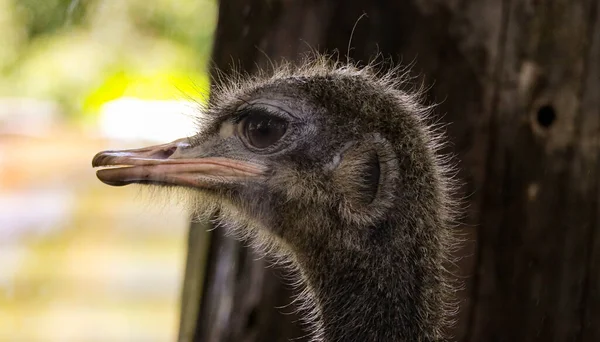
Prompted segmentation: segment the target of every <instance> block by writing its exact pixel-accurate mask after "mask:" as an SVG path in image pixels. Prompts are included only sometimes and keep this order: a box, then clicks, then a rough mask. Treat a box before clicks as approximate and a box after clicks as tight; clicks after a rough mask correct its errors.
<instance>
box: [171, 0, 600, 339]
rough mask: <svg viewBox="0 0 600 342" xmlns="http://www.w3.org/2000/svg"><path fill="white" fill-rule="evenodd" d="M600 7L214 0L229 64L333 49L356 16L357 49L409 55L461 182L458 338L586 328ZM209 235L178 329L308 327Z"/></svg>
mask: <svg viewBox="0 0 600 342" xmlns="http://www.w3.org/2000/svg"><path fill="white" fill-rule="evenodd" d="M599 11H600V6H599V5H598V1H597V0H554V1H532V0H473V1H423V0H404V1H393V0H382V1H367V0H362V1H342V0H337V1H333V0H329V1H303V0H286V1H282V0H274V1H259V0H223V1H221V3H220V12H219V23H218V28H217V33H216V38H215V46H214V51H213V60H214V62H215V66H216V67H218V68H219V69H221V70H223V71H225V73H227V72H229V71H230V70H231V65H232V62H233V63H235V64H236V66H237V67H238V68H241V69H242V70H247V71H250V72H251V71H253V70H254V69H255V68H256V66H257V65H258V66H267V65H268V63H269V61H268V59H272V60H274V61H278V60H280V59H281V58H286V59H288V60H292V61H294V60H297V58H298V56H299V54H301V53H305V52H307V51H310V50H311V49H316V50H318V51H328V52H332V51H334V50H337V51H339V52H340V59H342V60H343V59H344V55H345V53H346V51H348V45H349V42H350V34H351V32H352V31H353V28H354V27H355V24H356V28H355V29H354V34H353V36H352V41H351V48H352V49H351V51H350V55H351V57H352V58H353V59H354V60H356V61H358V62H359V63H366V62H368V61H369V60H370V59H371V58H372V57H373V56H374V55H376V54H377V53H381V54H382V55H383V56H384V57H392V58H393V59H394V60H395V61H396V62H398V61H402V62H403V63H404V64H406V63H411V62H412V63H413V67H412V71H413V74H414V75H417V76H419V77H420V80H422V81H424V82H425V84H426V85H431V88H430V89H429V91H428V98H429V100H430V101H431V102H436V103H439V106H438V107H437V109H436V112H437V113H438V115H439V118H440V119H441V121H442V122H445V123H449V124H450V125H449V126H448V135H449V138H450V140H451V142H452V145H451V147H450V148H449V149H448V151H449V152H453V153H455V154H456V155H457V159H458V160H460V162H459V167H460V169H461V171H460V175H459V177H460V179H461V180H462V181H463V183H464V186H463V189H462V194H463V195H464V196H465V201H466V208H467V209H466V213H465V217H464V218H463V220H462V223H463V224H462V225H461V226H460V227H458V228H457V230H458V232H459V233H460V234H461V236H462V237H463V238H465V240H466V242H465V244H464V245H463V246H462V248H461V249H460V250H459V251H458V252H457V256H459V257H461V258H460V260H459V261H458V263H457V265H458V269H457V270H456V273H457V277H458V278H459V279H460V280H461V281H462V282H463V283H464V289H463V290H461V291H460V292H459V294H458V297H459V299H460V304H461V308H460V312H459V315H458V317H457V318H458V324H457V325H456V326H455V327H454V328H453V330H452V333H453V336H454V340H456V341H482V342H487V341H596V340H598V339H599V338H600V328H598V327H599V326H600V277H598V274H600V234H597V233H598V232H599V231H600V220H599V217H598V216H599V213H600V199H599V197H600V181H599V178H600V138H599V137H600V109H599V108H600V99H599V98H600V12H599ZM363 13H366V14H367V17H366V18H363V19H362V20H361V21H360V22H358V23H357V19H358V18H359V17H360V16H361V15H362V14H363ZM194 231H197V228H194V229H193V230H192V232H194ZM210 235H211V236H210V249H209V252H208V262H207V264H206V265H205V267H204V268H202V265H198V264H197V262H199V261H198V260H202V258H200V257H199V256H198V255H199V254H198V253H197V251H196V250H197V249H199V248H202V247H201V246H202V244H203V243H204V242H203V241H206V238H207V237H206V235H203V234H198V233H191V234H190V251H189V253H190V254H189V258H188V267H187V269H186V283H185V284H186V288H185V290H184V298H183V302H184V305H183V307H184V310H183V312H182V329H181V334H180V338H181V340H186V341H190V340H194V341H202V342H205V341H206V342H217V341H218V342H225V341H227V342H229V341H248V342H250V341H275V342H277V341H288V340H290V338H294V337H299V336H303V335H304V334H305V333H306V332H303V331H301V330H300V325H299V323H298V322H295V321H296V320H297V317H296V316H294V315H283V314H280V312H291V311H293V307H285V308H283V309H278V307H282V306H285V305H287V304H289V303H290V301H291V300H290V298H289V296H290V294H291V293H292V292H291V291H290V290H289V289H288V288H286V287H285V286H284V285H282V283H281V281H280V278H281V277H279V276H278V275H277V274H278V273H277V272H278V271H277V270H265V269H264V266H265V265H264V263H263V262H262V261H255V260H254V259H256V257H255V256H254V255H253V253H252V251H250V250H248V249H247V248H245V247H243V245H242V244H240V243H238V242H235V241H233V240H230V239H229V238H226V237H224V236H223V232H222V231H220V230H215V231H213V232H212V233H210ZM194 239H195V240H194ZM192 271H194V272H195V274H196V275H194V272H192ZM199 274H202V275H203V276H204V277H205V281H204V286H201V283H200V282H198V281H197V279H198V276H199ZM194 279H196V280H194ZM188 280H189V281H188ZM201 293H202V296H200V294H201ZM200 298H202V300H201V304H200V302H199V301H198V300H199V299H200ZM304 340H306V339H304ZM298 341H303V339H299V340H298Z"/></svg>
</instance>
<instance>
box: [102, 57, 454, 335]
mask: <svg viewBox="0 0 600 342" xmlns="http://www.w3.org/2000/svg"><path fill="white" fill-rule="evenodd" d="M399 86H402V83H401V81H397V80H396V78H394V77H393V75H392V74H385V75H378V74H377V73H376V72H374V71H373V70H372V68H370V67H367V68H363V69H359V68H355V67H353V66H347V65H345V66H339V65H332V64H330V63H328V62H327V61H326V60H318V61H313V62H311V63H307V64H305V66H303V67H300V68H293V67H289V66H288V67H283V68H279V69H278V70H277V71H276V72H274V73H272V74H270V75H260V76H256V77H249V78H245V79H244V78H236V79H235V80H232V81H230V82H229V83H227V84H225V85H221V86H219V87H216V90H215V92H214V94H213V96H212V98H211V101H210V102H209V104H208V105H207V107H206V108H205V109H204V111H203V114H202V120H203V125H202V129H201V132H199V133H198V134H197V135H195V136H193V137H190V138H184V139H180V140H177V141H174V142H172V143H169V144H165V145H160V146H153V147H147V148H142V149H136V150H123V151H104V152H100V153H98V154H97V155H96V156H95V157H94V160H93V166H101V167H105V166H110V168H104V169H102V170H99V171H98V173H97V176H98V178H99V179H100V180H101V181H103V182H104V183H106V184H109V185H126V184H131V183H140V184H156V185H164V186H169V187H171V186H177V187H182V188H187V189H190V190H191V192H190V193H192V194H193V195H192V196H193V197H194V198H195V200H194V201H193V203H194V207H195V210H196V212H198V213H202V212H211V213H212V212H214V210H215V209H218V212H219V222H221V223H222V224H223V225H225V226H227V227H228V228H229V229H230V230H231V231H233V232H235V233H238V234H239V236H241V237H242V238H245V239H249V240H250V241H253V242H255V243H256V244H258V245H260V246H261V247H268V248H266V249H264V250H265V252H266V253H267V254H269V255H272V256H275V257H277V258H284V259H285V260H288V261H291V264H292V265H293V266H295V268H296V269H297V270H298V271H299V272H298V274H299V275H300V277H301V279H302V280H303V283H304V284H305V285H306V291H305V292H304V294H305V295H304V297H303V298H304V299H305V300H306V303H307V306H308V307H309V308H310V309H312V310H311V314H310V315H307V318H308V316H310V319H311V321H312V323H313V326H314V330H315V331H314V333H315V334H314V336H315V340H319V341H320V340H324V341H328V342H329V341H434V340H439V339H440V338H441V337H442V330H443V327H444V325H445V322H446V318H447V317H448V314H447V313H448V306H447V302H448V301H447V297H448V296H447V295H448V286H447V284H448V282H447V281H446V280H445V274H444V265H443V264H444V262H445V258H446V256H447V252H448V242H449V235H450V234H449V231H450V226H449V222H450V219H451V205H450V204H451V201H450V198H449V191H450V189H449V185H448V184H449V183H448V179H449V177H448V176H447V167H445V166H444V163H443V160H442V159H441V158H440V157H439V156H438V153H437V150H438V146H439V143H438V142H439V139H438V136H437V134H435V133H434V130H432V129H431V127H430V126H429V125H428V124H426V121H427V115H426V114H427V113H428V110H427V109H426V108H425V107H422V106H421V105H420V104H419V103H418V97H417V95H416V94H413V93H410V92H406V91H402V90H400V87H399Z"/></svg>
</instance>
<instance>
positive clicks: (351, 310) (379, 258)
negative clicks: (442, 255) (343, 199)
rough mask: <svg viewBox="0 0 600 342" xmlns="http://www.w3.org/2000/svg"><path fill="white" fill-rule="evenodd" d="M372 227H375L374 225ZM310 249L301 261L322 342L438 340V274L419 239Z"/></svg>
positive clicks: (440, 305) (433, 258)
mask: <svg viewBox="0 0 600 342" xmlns="http://www.w3.org/2000/svg"><path fill="white" fill-rule="evenodd" d="M375 229H379V227H376V228H375ZM384 239H385V240H387V241H385V242H383V241H375V242H373V241H372V242H373V245H372V246H370V248H368V249H362V248H359V249H358V250H352V251H350V250H344V249H338V250H332V249H331V248H322V249H320V250H315V249H314V246H313V250H312V253H311V254H310V255H308V256H306V257H305V258H302V260H301V261H300V264H301V268H302V269H303V271H304V274H305V277H306V281H307V283H308V286H309V289H310V290H312V294H313V296H314V300H315V304H316V306H317V308H318V310H319V313H320V317H319V318H320V323H321V325H322V331H321V333H322V334H321V335H322V340H321V341H324V342H334V341H335V342H338V341H339V342H341V341H344V342H359V341H360V342H368V341H374V342H375V341H376V342H391V341H394V342H400V341H402V342H404V341H407V342H408V341H411V342H412V341H419V342H427V341H435V340H439V328H440V325H441V323H440V317H441V311H440V310H441V307H442V303H441V300H440V298H441V297H440V295H439V291H440V290H439V288H440V286H439V285H440V284H439V281H438V279H439V271H438V268H437V267H436V264H437V263H436V262H435V261H436V260H435V257H432V255H434V254H431V253H430V252H431V250H430V248H431V247H429V246H427V245H426V244H423V243H419V242H418V241H419V239H418V238H417V239H415V238H412V239H405V240H403V241H400V240H396V241H395V242H394V240H393V239H392V240H391V241H390V240H389V239H387V238H384Z"/></svg>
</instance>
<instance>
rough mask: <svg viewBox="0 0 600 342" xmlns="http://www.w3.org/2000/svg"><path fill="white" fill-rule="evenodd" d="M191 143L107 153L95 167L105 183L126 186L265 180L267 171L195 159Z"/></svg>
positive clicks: (230, 161)
mask: <svg viewBox="0 0 600 342" xmlns="http://www.w3.org/2000/svg"><path fill="white" fill-rule="evenodd" d="M196 148H198V147H191V146H190V144H189V143H188V142H187V139H180V140H175V141H173V142H171V143H168V144H163V145H156V146H150V147H144V148H140V149H133V150H120V151H119V150H116V151H103V152H100V153H98V154H96V155H95V156H94V159H93V160H92V166H93V167H110V168H105V169H102V170H98V171H97V173H96V175H97V176H98V179H100V180H101V181H102V182H104V183H106V184H108V185H113V186H122V185H127V184H132V183H141V184H162V185H179V186H187V187H207V186H210V185H211V184H213V185H214V184H215V183H224V182H225V183H233V182H239V181H240V180H243V179H246V178H253V177H254V178H255V177H261V176H263V175H264V173H265V168H264V167H263V166H261V165H258V164H254V163H251V162H247V161H241V160H235V159H229V158H224V157H209V158H194V156H193V155H194V149H196Z"/></svg>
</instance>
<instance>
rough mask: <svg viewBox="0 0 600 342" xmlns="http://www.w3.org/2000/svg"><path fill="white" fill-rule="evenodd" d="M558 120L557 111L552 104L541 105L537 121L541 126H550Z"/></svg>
mask: <svg viewBox="0 0 600 342" xmlns="http://www.w3.org/2000/svg"><path fill="white" fill-rule="evenodd" d="M555 120H556V111H554V107H552V106H551V105H545V106H541V107H540V108H539V109H538V112H537V121H538V123H539V124H540V126H542V127H544V128H549V127H550V126H552V124H553V123H554V121H555Z"/></svg>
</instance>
